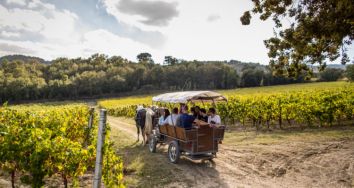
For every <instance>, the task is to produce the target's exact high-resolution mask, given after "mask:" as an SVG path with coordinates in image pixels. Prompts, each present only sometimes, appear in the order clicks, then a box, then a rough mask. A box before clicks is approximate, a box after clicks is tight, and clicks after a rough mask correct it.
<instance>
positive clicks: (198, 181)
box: [108, 117, 354, 188]
mask: <svg viewBox="0 0 354 188" xmlns="http://www.w3.org/2000/svg"><path fill="white" fill-rule="evenodd" d="M108 121H109V123H110V125H111V126H112V127H114V128H118V129H120V130H122V131H125V132H127V133H129V134H130V135H131V136H132V138H135V139H136V132H135V131H134V130H132V129H129V128H127V123H126V122H122V121H119V119H115V118H112V117H109V118H108ZM130 127H132V126H131V125H130ZM146 149H147V148H146ZM165 150H166V149H165ZM161 155H165V152H163V153H161ZM175 166H176V167H177V168H178V169H179V170H177V171H176V174H175V175H176V182H172V183H170V184H168V185H167V186H166V185H164V186H163V187H203V188H205V187H354V138H342V139H336V140H328V141H317V142H316V141H311V142H308V141H307V142H305V141H296V142H284V143H275V144H274V143H272V144H250V145H225V144H222V145H220V148H219V152H218V153H217V158H215V159H213V161H191V160H188V159H186V158H182V159H181V160H180V161H179V163H178V164H176V165H175Z"/></svg>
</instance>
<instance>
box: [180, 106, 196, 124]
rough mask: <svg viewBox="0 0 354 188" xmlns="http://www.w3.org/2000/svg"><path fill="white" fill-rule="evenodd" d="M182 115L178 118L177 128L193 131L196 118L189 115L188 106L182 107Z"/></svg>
mask: <svg viewBox="0 0 354 188" xmlns="http://www.w3.org/2000/svg"><path fill="white" fill-rule="evenodd" d="M181 108H182V110H181V111H182V113H181V114H180V115H179V116H178V118H177V121H176V122H177V126H178V127H182V128H185V129H191V128H192V127H193V122H194V120H195V117H194V116H193V115H189V114H188V106H187V105H184V106H182V107H181Z"/></svg>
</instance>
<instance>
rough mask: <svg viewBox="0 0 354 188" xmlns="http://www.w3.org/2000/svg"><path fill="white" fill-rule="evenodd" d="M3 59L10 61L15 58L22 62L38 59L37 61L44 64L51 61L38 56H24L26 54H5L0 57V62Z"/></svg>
mask: <svg viewBox="0 0 354 188" xmlns="http://www.w3.org/2000/svg"><path fill="white" fill-rule="evenodd" d="M5 60H7V61H10V62H11V61H15V60H20V61H24V62H29V61H38V62H40V63H44V64H49V63H51V61H46V60H44V59H42V58H39V57H33V56H26V55H6V56H2V57H0V63H2V62H4V61H5Z"/></svg>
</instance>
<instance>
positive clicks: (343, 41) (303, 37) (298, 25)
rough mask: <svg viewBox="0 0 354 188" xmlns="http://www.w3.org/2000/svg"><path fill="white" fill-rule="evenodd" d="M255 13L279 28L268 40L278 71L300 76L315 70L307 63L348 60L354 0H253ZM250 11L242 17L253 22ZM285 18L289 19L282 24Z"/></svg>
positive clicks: (245, 22)
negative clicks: (287, 26) (271, 21)
mask: <svg viewBox="0 0 354 188" xmlns="http://www.w3.org/2000/svg"><path fill="white" fill-rule="evenodd" d="M253 3H254V7H253V9H252V10H251V12H252V13H253V14H259V15H260V19H261V20H267V19H268V18H272V20H273V21H274V23H275V24H276V27H277V28H279V29H280V31H278V32H276V36H275V37H272V38H270V39H268V40H265V41H264V43H265V46H266V47H267V48H268V50H269V51H268V56H269V57H270V59H271V60H270V65H271V67H272V68H273V70H274V72H275V74H279V75H287V76H289V77H297V76H298V75H299V74H301V73H303V72H305V73H308V74H309V75H311V74H312V70H311V69H310V68H309V67H308V66H307V65H308V64H315V63H318V64H319V65H320V70H323V69H324V68H325V67H326V63H325V62H326V61H334V60H336V59H337V58H339V57H340V56H341V62H342V64H346V63H347V62H349V57H348V55H347V47H348V46H349V45H350V44H351V43H352V41H353V39H354V29H353V27H354V26H353V20H354V1H352V0H326V1H318V0H299V1H295V0H279V1H274V0H253ZM251 17H252V16H251V13H250V11H246V12H245V13H244V15H243V16H242V17H241V22H242V24H244V25H248V24H250V19H251ZM282 19H286V20H287V21H290V22H291V24H290V27H289V28H282V26H283V24H282Z"/></svg>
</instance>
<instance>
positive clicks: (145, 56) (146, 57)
mask: <svg viewBox="0 0 354 188" xmlns="http://www.w3.org/2000/svg"><path fill="white" fill-rule="evenodd" d="M136 59H137V60H138V62H139V63H152V64H153V63H154V60H153V59H152V56H151V54H149V53H147V52H144V53H140V54H138V55H137V56H136Z"/></svg>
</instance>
